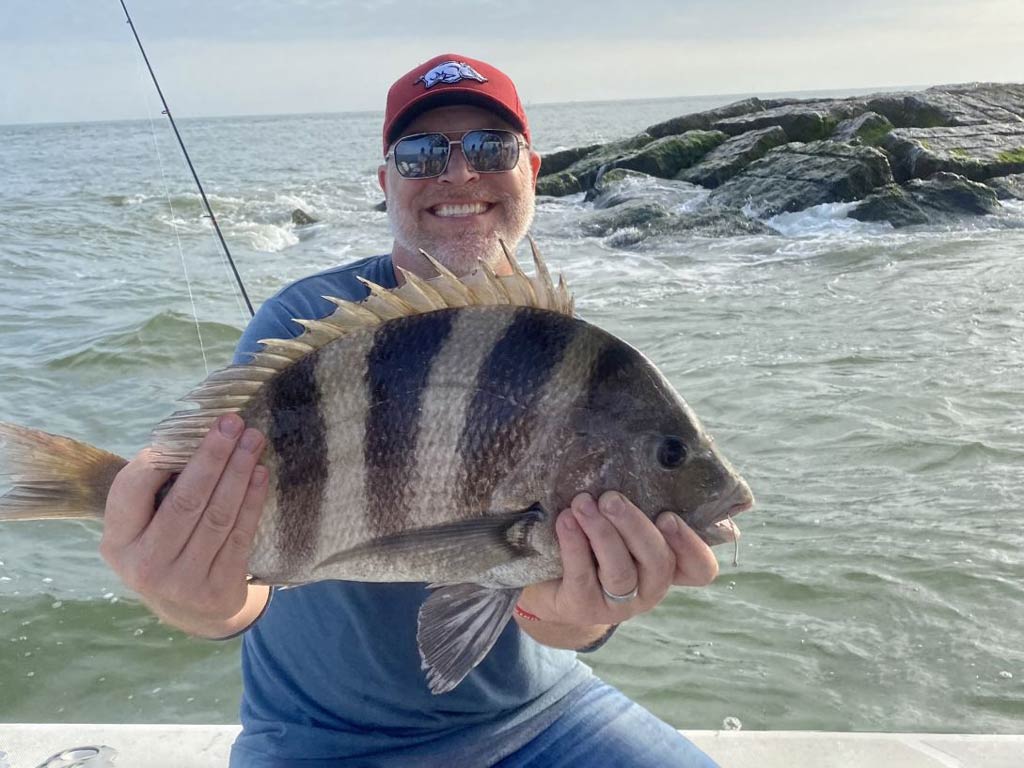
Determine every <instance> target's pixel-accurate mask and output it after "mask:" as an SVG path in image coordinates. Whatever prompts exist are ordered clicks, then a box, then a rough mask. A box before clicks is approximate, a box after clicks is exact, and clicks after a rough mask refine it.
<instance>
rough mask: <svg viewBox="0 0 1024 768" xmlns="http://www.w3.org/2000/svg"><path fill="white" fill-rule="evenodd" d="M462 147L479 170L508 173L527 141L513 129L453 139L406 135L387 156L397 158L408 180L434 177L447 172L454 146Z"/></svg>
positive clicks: (399, 167) (438, 135) (478, 171)
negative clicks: (513, 131)
mask: <svg viewBox="0 0 1024 768" xmlns="http://www.w3.org/2000/svg"><path fill="white" fill-rule="evenodd" d="M456 144H457V145H459V146H460V147H462V154H463V156H465V158H466V164H467V165H468V166H469V167H470V168H472V169H473V170H474V171H476V172H477V173H504V172H505V171H511V170H512V169H513V168H515V167H516V164H517V163H518V162H519V148H520V147H521V146H522V147H525V146H526V142H525V141H524V140H523V139H522V138H521V137H520V136H519V135H517V134H515V133H512V131H502V130H478V131H466V132H465V133H464V134H462V138H461V139H456V140H452V139H449V138H448V137H447V136H445V135H444V134H443V133H417V134H414V135H412V136H403V137H402V138H400V139H399V140H398V141H397V142H395V145H394V147H392V148H391V151H389V152H388V153H387V154H386V155H384V159H385V160H388V159H390V158H391V157H392V156H393V157H394V158H395V167H396V168H398V175H399V176H401V177H402V178H405V179H433V178H436V177H437V176H440V175H441V174H442V173H444V172H445V169H446V168H447V167H448V160H449V159H450V158H451V156H452V147H453V146H454V145H456Z"/></svg>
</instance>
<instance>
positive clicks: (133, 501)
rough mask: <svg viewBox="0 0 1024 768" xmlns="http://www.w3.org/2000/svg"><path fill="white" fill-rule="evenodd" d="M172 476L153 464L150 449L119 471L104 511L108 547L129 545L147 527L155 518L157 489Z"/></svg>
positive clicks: (105, 538)
mask: <svg viewBox="0 0 1024 768" xmlns="http://www.w3.org/2000/svg"><path fill="white" fill-rule="evenodd" d="M170 476H171V475H170V473H169V472H162V471H160V470H158V469H156V468H154V467H153V460H152V456H151V454H150V452H149V450H143V451H141V452H140V453H139V454H138V455H137V456H136V457H135V458H134V459H132V460H131V461H130V462H128V464H127V465H125V467H124V468H123V469H122V470H121V471H120V472H118V473H117V476H116V477H115V478H114V483H113V485H111V486H110V492H109V493H108V494H107V506H106V511H105V512H104V514H103V543H102V545H101V546H102V548H103V549H104V550H108V551H111V552H113V551H117V550H119V549H121V548H123V547H126V546H128V545H129V544H131V543H132V542H133V541H135V540H136V539H137V538H138V537H139V536H140V535H141V534H142V532H143V531H144V530H146V526H147V525H149V522H150V520H152V519H153V512H154V505H155V503H156V494H157V491H159V490H160V488H161V486H162V485H163V484H164V483H165V482H167V479H168V478H169V477H170Z"/></svg>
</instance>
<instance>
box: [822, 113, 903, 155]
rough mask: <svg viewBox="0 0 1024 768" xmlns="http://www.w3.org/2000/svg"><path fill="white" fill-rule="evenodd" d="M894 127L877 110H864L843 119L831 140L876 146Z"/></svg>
mask: <svg viewBox="0 0 1024 768" xmlns="http://www.w3.org/2000/svg"><path fill="white" fill-rule="evenodd" d="M893 128H894V126H893V124H892V123H890V122H889V120H888V118H886V117H884V116H882V115H880V114H878V113H877V112H865V113H864V114H862V115H858V116H857V117H852V118H850V119H849V120H843V122H841V123H840V124H839V125H837V126H836V130H835V133H833V134H832V141H845V142H847V143H850V144H864V145H866V146H869V147H874V146H877V145H878V144H880V143H881V142H882V139H884V138H885V137H886V136H888V135H889V133H890V132H891V131H892V129H893Z"/></svg>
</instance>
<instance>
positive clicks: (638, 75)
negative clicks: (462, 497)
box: [0, 0, 1024, 124]
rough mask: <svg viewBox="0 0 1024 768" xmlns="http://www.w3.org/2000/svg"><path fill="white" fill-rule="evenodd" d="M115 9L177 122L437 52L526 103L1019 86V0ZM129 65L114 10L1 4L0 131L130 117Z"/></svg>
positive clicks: (333, 104)
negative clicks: (501, 77) (490, 70)
mask: <svg viewBox="0 0 1024 768" xmlns="http://www.w3.org/2000/svg"><path fill="white" fill-rule="evenodd" d="M126 2H128V9H129V11H130V12H131V14H132V17H133V19H134V21H135V24H136V26H137V28H138V30H139V33H140V35H141V37H142V40H143V43H144V44H145V46H146V50H147V53H148V54H149V57H150V60H151V62H152V63H153V66H154V68H155V69H156V72H157V77H158V78H159V80H160V83H161V86H162V87H163V89H164V92H165V95H166V96H167V98H168V100H169V102H170V104H171V107H172V109H173V111H174V114H175V115H176V116H178V117H186V116H216V115H256V114H284V113H306V112H350V111H371V110H373V111H380V110H382V109H383V102H384V96H385V93H386V91H387V88H388V86H389V85H390V84H391V83H392V82H393V81H394V80H395V79H396V78H397V77H399V76H400V75H401V74H403V73H404V72H406V71H408V70H409V69H411V68H412V67H414V66H415V65H416V64H418V63H420V62H422V61H424V60H426V59H428V58H430V57H431V56H433V55H435V54H438V53H447V52H453V53H460V54H464V55H467V56H471V57H474V58H480V59H484V60H486V61H489V62H491V63H492V64H495V65H496V66H498V67H500V68H501V69H503V70H505V71H506V72H507V73H508V74H509V75H511V76H512V78H513V79H514V80H515V81H516V83H517V85H518V87H519V91H520V95H521V97H522V99H523V101H524V102H525V103H526V104H527V105H530V104H539V103H549V102H566V101H603V100H619V99H630V98H660V97H666V98H667V97H680V96H699V95H719V94H747V93H771V92H780V91H800V90H833V89H846V88H871V87H879V88H883V87H885V88H888V87H893V86H926V85H935V84H941V83H953V82H969V81H976V80H989V81H999V82H1024V45H1021V41H1022V40H1024V2H1021V0H969V1H968V0H858V2H850V1H849V0H783V1H782V2H779V1H778V0H775V1H773V2H764V1H762V0H703V2H696V1H695V0H618V1H617V2H609V1H608V0H562V1H560V2H555V0H446V1H445V2H437V1H436V0H424V1H423V2H411V1H406V2H401V1H400V0H126ZM143 67H144V65H143V63H142V58H141V55H140V54H139V52H138V49H137V48H136V47H135V42H134V40H133V38H132V37H131V31H130V29H129V27H128V26H127V24H126V23H125V17H124V12H123V10H122V9H121V5H120V2H119V0H0V77H2V78H3V82H2V86H0V124H7V123H40V122H77V121H87V120H116V119H132V118H146V117H148V116H149V107H148V105H147V97H152V95H153V94H152V90H151V89H152V84H151V83H149V82H148V81H147V80H146V77H147V75H146V74H145V70H144V68H143ZM146 89H149V90H148V91H147V90H146Z"/></svg>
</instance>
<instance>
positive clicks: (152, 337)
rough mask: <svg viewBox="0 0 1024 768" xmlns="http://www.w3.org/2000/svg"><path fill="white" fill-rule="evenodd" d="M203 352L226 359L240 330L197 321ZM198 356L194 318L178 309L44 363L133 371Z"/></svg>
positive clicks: (58, 366) (54, 367)
mask: <svg viewBox="0 0 1024 768" xmlns="http://www.w3.org/2000/svg"><path fill="white" fill-rule="evenodd" d="M199 333H201V334H202V338H203V345H204V346H205V348H206V350H207V355H208V356H211V357H219V358H221V359H229V358H230V357H231V353H232V350H233V349H234V346H235V343H236V342H237V341H238V337H239V335H240V331H239V330H238V328H236V327H234V326H232V325H227V324H225V323H216V322H210V321H202V320H201V321H200V322H199ZM199 355H200V351H199V343H198V340H197V336H196V321H195V320H194V319H193V318H192V317H190V316H188V315H184V314H181V313H178V312H172V311H164V312H161V313H159V314H157V315H154V316H152V317H150V318H148V319H146V320H144V321H143V322H141V323H138V324H136V325H133V326H131V327H129V328H125V329H123V330H117V331H114V332H112V333H106V334H104V335H102V336H99V337H97V338H94V339H91V340H88V341H86V342H85V344H84V346H83V347H82V348H80V349H78V350H75V351H73V352H70V353H66V354H62V355H60V356H59V357H54V358H51V359H50V360H48V361H46V363H45V365H46V367H47V368H49V369H51V370H69V369H75V370H82V369H85V370H88V369H102V370H105V371H109V370H111V369H118V370H125V371H128V370H136V369H144V368H151V367H153V366H173V365H175V364H181V363H186V362H187V363H191V362H192V361H194V360H195V358H196V357H197V356H199Z"/></svg>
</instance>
